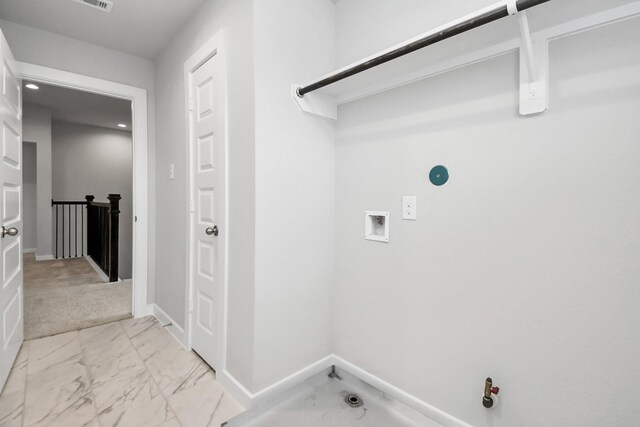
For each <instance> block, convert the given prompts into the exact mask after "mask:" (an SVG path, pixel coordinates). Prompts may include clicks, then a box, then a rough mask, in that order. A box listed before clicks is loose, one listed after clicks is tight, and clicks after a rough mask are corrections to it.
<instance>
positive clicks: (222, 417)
mask: <svg viewBox="0 0 640 427" xmlns="http://www.w3.org/2000/svg"><path fill="white" fill-rule="evenodd" d="M241 411H242V408H241V407H240V405H239V404H238V403H237V402H236V401H235V400H234V399H233V398H232V397H231V396H230V395H228V394H227V393H226V392H225V390H224V389H223V387H222V386H221V385H220V384H219V383H218V382H217V381H216V380H215V373H214V372H213V371H212V370H211V369H210V368H209V367H208V366H207V365H206V364H204V363H203V362H202V361H201V360H200V358H198V357H197V355H196V354H195V353H193V352H191V351H187V350H185V349H184V348H183V347H182V346H181V345H180V344H179V343H178V342H177V341H176V340H175V338H174V337H173V336H172V335H171V334H170V333H169V332H167V331H166V329H164V328H162V326H161V325H160V324H159V323H158V321H157V320H156V319H155V318H153V317H145V318H142V319H126V320H121V321H119V322H113V323H109V324H107V325H103V326H98V327H94V328H90V329H84V330H80V331H74V332H69V333H65V334H61V335H56V336H52V337H47V338H42V339H37V340H32V341H25V343H24V344H23V346H22V349H21V350H20V354H19V355H18V359H17V360H16V363H15V365H14V368H13V370H12V371H11V375H10V376H9V381H8V382H7V386H6V387H5V390H4V391H3V393H2V395H0V425H1V426H3V427H5V426H7V427H9V426H11V427H19V426H24V427H27V426H29V427H30V426H101V427H111V426H116V425H117V426H136V427H138V426H165V427H175V426H189V427H198V426H218V425H220V424H221V423H222V422H224V421H226V420H228V419H230V418H232V417H233V416H235V415H237V414H238V413H240V412H241Z"/></svg>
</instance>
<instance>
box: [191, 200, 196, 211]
mask: <svg viewBox="0 0 640 427" xmlns="http://www.w3.org/2000/svg"><path fill="white" fill-rule="evenodd" d="M195 211H196V206H195V203H193V200H189V212H191V213H193V212H195Z"/></svg>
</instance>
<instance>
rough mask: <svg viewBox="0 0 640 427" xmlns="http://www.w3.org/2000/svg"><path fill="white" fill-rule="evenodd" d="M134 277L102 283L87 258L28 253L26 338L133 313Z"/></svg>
mask: <svg viewBox="0 0 640 427" xmlns="http://www.w3.org/2000/svg"><path fill="white" fill-rule="evenodd" d="M131 288H132V282H131V280H125V281H123V282H117V283H102V280H101V279H100V276H98V274H97V273H96V271H95V270H94V269H93V267H91V265H90V264H89V262H88V261H87V260H86V259H84V258H71V259H64V260H54V261H35V258H34V257H33V255H32V254H26V255H25V257H24V329H25V340H29V339H34V338H40V337H45V336H49V335H56V334H60V333H63V332H69V331H75V330H78V329H84V328H90V327H92V326H98V325H103V324H105V323H109V322H114V321H116V320H121V319H126V318H128V317H131V290H132V289H131Z"/></svg>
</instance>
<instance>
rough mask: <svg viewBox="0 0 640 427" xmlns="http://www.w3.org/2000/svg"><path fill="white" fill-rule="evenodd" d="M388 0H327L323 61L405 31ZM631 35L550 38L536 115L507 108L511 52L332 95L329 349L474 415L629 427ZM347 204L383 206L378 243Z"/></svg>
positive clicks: (634, 301) (479, 420)
mask: <svg viewBox="0 0 640 427" xmlns="http://www.w3.org/2000/svg"><path fill="white" fill-rule="evenodd" d="M354 3H355V4H354ZM364 3H367V4H368V5H369V9H367V10H368V12H367V13H365V14H362V16H360V14H359V13H358V12H361V11H362V10H364V9H363V6H364ZM405 3H406V4H407V5H412V4H414V3H416V2H415V1H413V2H412V1H401V2H393V6H394V7H393V8H390V7H384V6H382V5H380V7H379V9H380V10H382V11H383V12H384V16H379V12H378V7H375V8H374V7H372V6H371V3H370V2H365V1H358V0H353V1H345V2H339V3H338V25H339V28H338V31H337V32H338V34H339V37H338V40H337V44H336V45H337V46H338V56H339V57H341V58H345V59H346V58H350V57H352V56H356V55H355V54H354V53H353V52H352V51H351V48H352V47H353V48H354V52H357V54H358V55H359V54H360V53H361V49H360V48H359V47H358V46H359V43H361V41H357V40H356V41H354V42H353V43H352V39H351V34H352V33H353V32H354V31H356V30H355V29H359V28H365V27H366V28H368V30H362V31H367V32H366V33H367V34H369V35H371V37H377V35H375V34H376V33H375V31H373V30H372V28H384V32H385V33H386V34H387V36H388V37H389V40H392V39H393V41H398V40H395V39H397V38H398V37H396V36H395V35H396V34H401V35H402V37H400V38H404V37H405V36H406V34H404V33H403V32H404V27H405V26H407V25H408V26H410V25H412V24H411V22H412V21H414V20H419V19H420V16H419V15H418V16H414V17H412V18H411V19H405V18H406V10H407V8H406V7H405ZM448 3H452V2H448ZM456 3H457V2H456ZM389 5H391V2H389ZM389 5H388V6H389ZM358 6H360V8H358ZM376 6H378V5H377V4H376ZM452 7H454V6H452ZM394 10H395V11H394ZM447 10H448V4H447V7H445V6H444V5H442V11H447ZM437 12H440V10H438V11H437ZM434 13H435V11H434ZM443 13H444V12H443ZM456 13H457V12H456ZM375 16H378V18H376V19H373V18H372V17H375ZM426 18H428V16H425V19H426ZM407 21H410V22H407ZM346 27H349V28H348V29H347V28H346ZM427 27H428V25H427ZM396 30H397V31H396ZM378 36H379V35H378ZM639 39H640V22H639V21H638V20H637V19H635V20H632V21H628V22H625V23H621V24H617V25H615V26H611V27H605V28H602V29H598V30H595V31H592V32H588V33H583V34H579V35H576V36H573V37H571V38H567V39H563V40H559V41H555V42H553V43H552V44H551V46H550V51H551V56H550V84H551V92H550V109H549V111H548V112H547V113H546V114H544V115H542V116H539V117H533V118H527V119H525V118H521V117H519V116H518V115H517V109H518V105H517V100H518V92H517V90H518V83H517V82H518V61H517V55H515V54H511V55H507V56H504V57H501V58H498V59H494V60H491V61H488V62H485V63H481V64H477V65H474V66H472V67H467V68H464V69H460V70H457V71H455V72H451V73H448V74H445V75H441V76H439V77H435V78H432V79H430V80H427V81H422V82H418V83H415V84H412V85H410V86H405V87H402V88H399V89H396V90H393V91H389V92H386V93H383V94H379V95H376V96H372V97H368V98H366V99H363V100H361V101H358V102H353V103H350V104H346V105H343V106H342V107H341V108H340V111H339V116H340V119H339V121H338V130H337V135H338V137H337V154H336V169H337V172H336V205H337V209H336V221H337V227H336V259H337V282H336V287H335V292H334V307H333V313H334V316H333V337H334V342H333V347H334V351H335V353H336V354H337V355H339V356H341V357H343V358H345V359H347V360H349V361H351V362H353V363H355V364H357V365H358V366H360V367H362V368H364V369H366V370H368V371H369V372H372V373H374V374H375V375H378V376H379V377H381V378H383V379H384V380H387V381H389V382H391V383H393V384H395V385H397V386H399V387H400V388H402V389H404V390H406V391H407V392H409V393H412V394H414V395H416V396H417V397H419V398H421V399H423V400H424V401H426V402H428V403H430V404H432V405H435V406H436V407H438V408H440V409H442V410H444V411H446V412H448V413H450V414H452V415H454V416H456V417H459V418H461V419H463V420H465V421H466V422H468V423H470V424H472V425H474V426H495V427H498V426H505V427H507V426H541V425H553V426H568V425H571V426H578V425H579V426H601V425H620V426H622V425H634V424H637V420H638V418H639V417H640V405H638V402H637V396H639V395H640V381H639V380H640V370H639V369H638V364H637V360H639V359H640V345H638V343H639V342H640V329H639V328H638V325H639V324H640V287H638V282H639V280H640V263H638V259H640V239H639V236H640V221H639V218H640V187H639V186H638V185H637V183H638V181H639V178H640V176H639V175H638V164H640V145H639V144H638V135H639V134H640V121H638V117H639V116H640V45H638V43H637V40H639ZM379 47H383V46H379ZM353 59H356V58H353ZM437 164H443V165H446V166H447V167H448V168H449V171H450V174H451V179H450V181H449V183H447V184H446V185H445V186H443V187H440V188H438V187H434V186H432V185H431V184H430V183H429V182H428V173H429V170H430V169H431V167H432V166H434V165H437ZM405 195H415V196H417V197H418V220H417V221H415V222H413V221H401V219H400V202H401V197H402V196H405ZM365 209H375V210H389V211H390V212H391V242H390V243H389V244H383V243H376V242H371V241H365V240H364V239H363V238H362V228H363V226H362V217H363V211H364V210H365ZM487 376H492V377H493V379H494V381H495V382H496V385H498V386H500V387H501V391H500V397H499V400H498V403H497V404H496V407H495V408H494V409H492V410H486V409H484V408H483V407H482V405H481V392H482V387H483V382H484V379H485V377H487Z"/></svg>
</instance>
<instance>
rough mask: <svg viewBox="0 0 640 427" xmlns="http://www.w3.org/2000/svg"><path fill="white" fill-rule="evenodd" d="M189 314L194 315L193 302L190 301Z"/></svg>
mask: <svg viewBox="0 0 640 427" xmlns="http://www.w3.org/2000/svg"><path fill="white" fill-rule="evenodd" d="M189 313H193V301H189Z"/></svg>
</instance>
